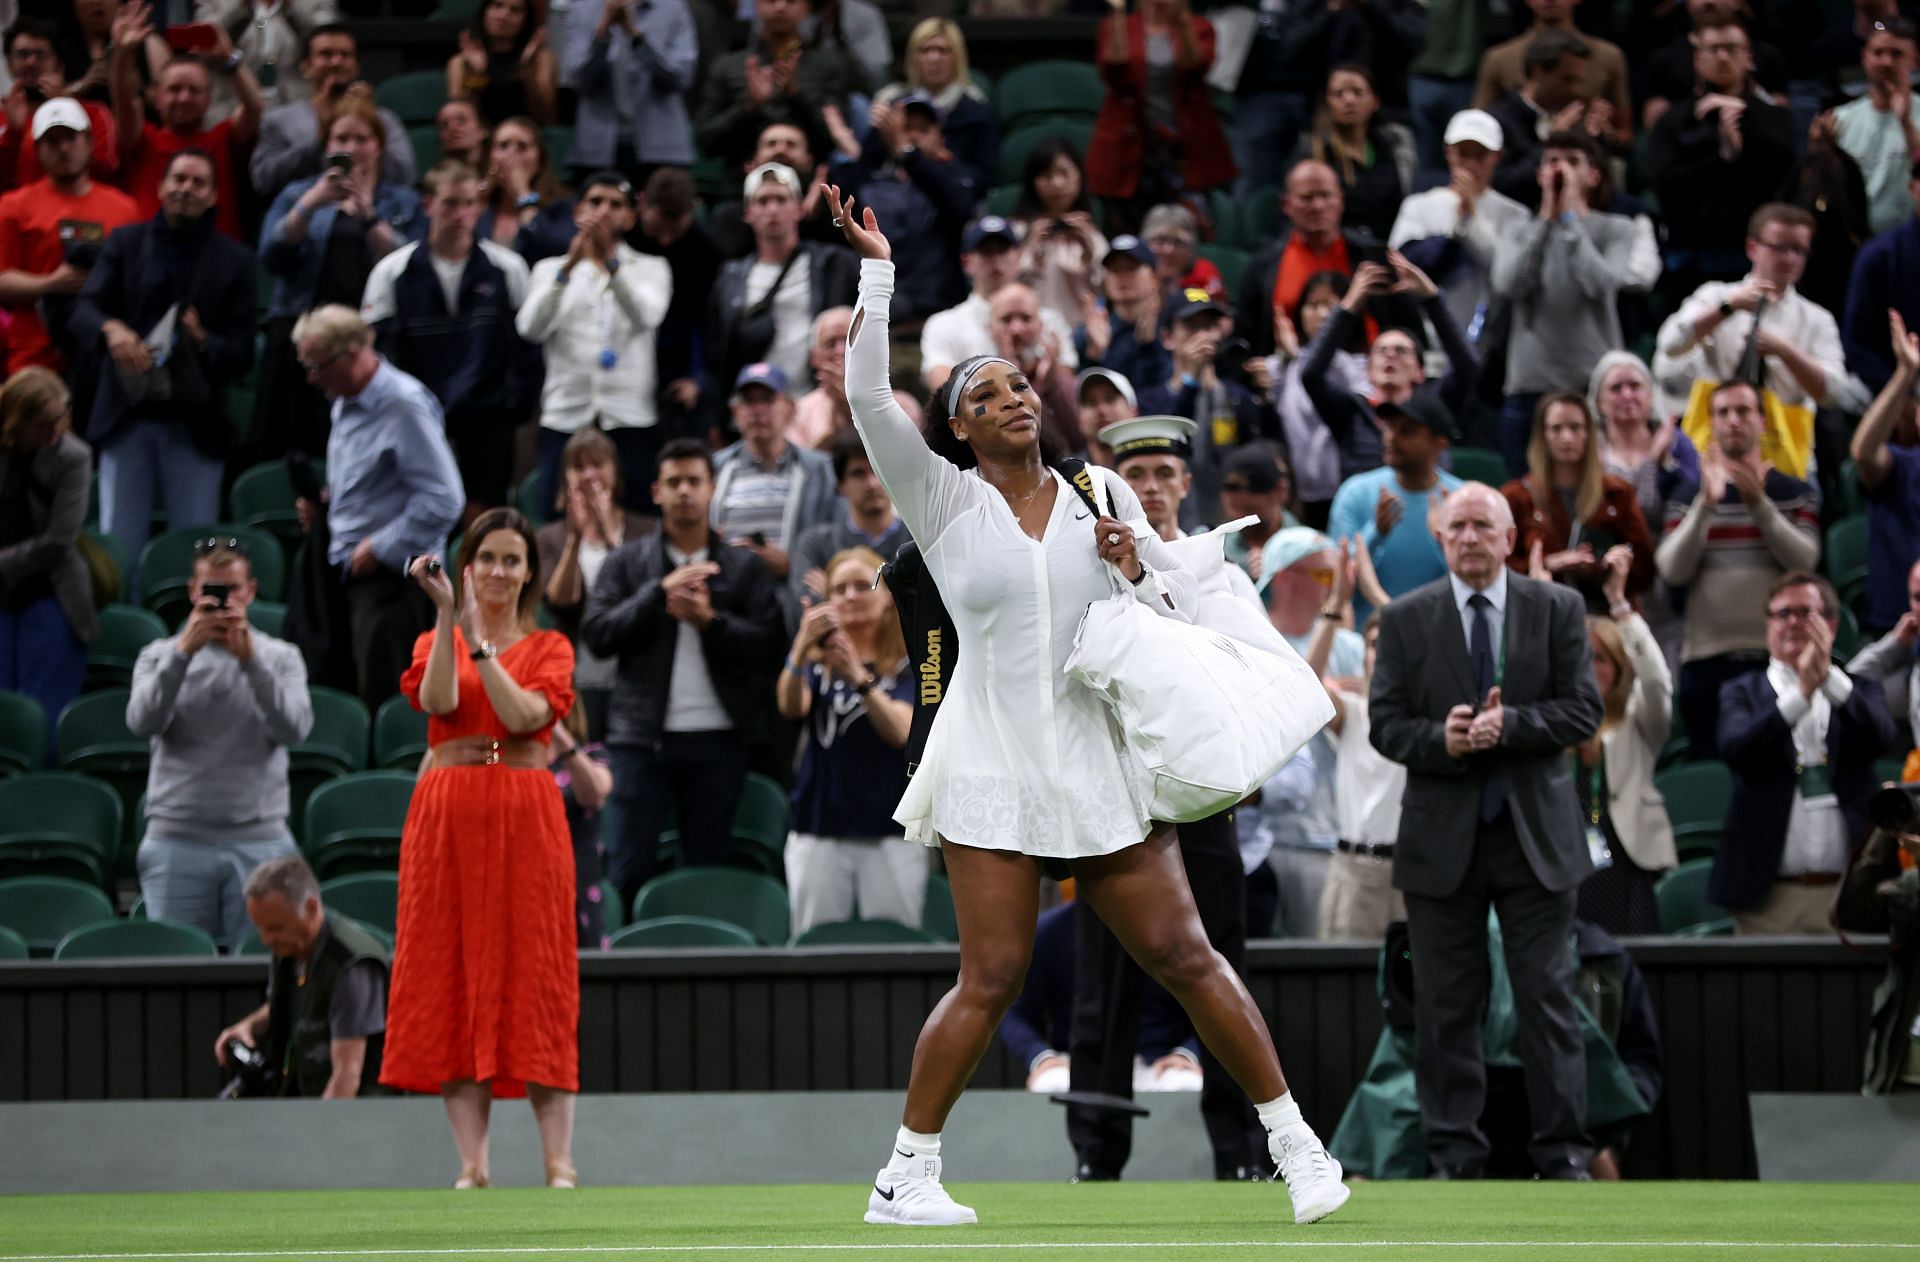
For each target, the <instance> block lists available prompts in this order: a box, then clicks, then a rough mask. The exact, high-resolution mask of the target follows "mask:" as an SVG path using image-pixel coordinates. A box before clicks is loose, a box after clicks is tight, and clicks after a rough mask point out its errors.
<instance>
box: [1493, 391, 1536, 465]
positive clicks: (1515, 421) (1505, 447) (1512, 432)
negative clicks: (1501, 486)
mask: <svg viewBox="0 0 1920 1262" xmlns="http://www.w3.org/2000/svg"><path fill="white" fill-rule="evenodd" d="M1538 406H1540V396H1539V395H1537V394H1510V395H1508V396H1507V398H1506V401H1505V402H1504V403H1503V404H1501V406H1500V454H1501V455H1502V456H1505V457H1506V459H1507V476H1508V477H1514V478H1519V477H1525V476H1526V473H1527V444H1528V443H1529V442H1530V441H1532V439H1533V410H1534V409H1535V408H1536V407H1538Z"/></svg>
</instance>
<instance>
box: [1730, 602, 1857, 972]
mask: <svg viewBox="0 0 1920 1262" xmlns="http://www.w3.org/2000/svg"><path fill="white" fill-rule="evenodd" d="M1839 626H1840V598H1839V596H1838V595H1836V594H1835V592H1834V590H1833V584H1831V583H1829V582H1827V580H1826V579H1824V578H1821V577H1820V576H1819V575H1817V574H1810V573H1807V572H1806V571H1795V572H1793V573H1790V574H1786V575H1783V576H1781V578H1780V579H1779V580H1778V581H1776V582H1775V583H1774V584H1773V585H1772V587H1771V588H1769V590H1768V592H1767V655H1768V660H1767V665H1766V667H1765V669H1763V670H1755V671H1753V672H1751V673H1749V674H1747V675H1743V676H1741V677H1739V678H1737V679H1730V680H1728V681H1727V683H1726V684H1725V686H1723V687H1722V688H1721V690H1720V733H1719V735H1720V755H1721V757H1722V758H1724V759H1725V760H1726V763H1727V769H1728V770H1729V771H1730V772H1732V774H1733V794H1732V797H1731V799H1730V800H1729V802H1728V804H1727V820H1726V826H1725V827H1724V828H1722V829H1721V832H1720V847H1719V849H1718V850H1716V851H1715V852H1714V856H1713V873H1712V875H1711V877H1709V879H1708V882H1707V898H1708V899H1709V900H1710V901H1711V902H1714V903H1717V904H1718V905H1720V906H1722V907H1725V908H1727V909H1728V910H1729V911H1731V912H1732V913H1733V921H1734V926H1735V932H1737V933H1742V934H1749V933H1751V934H1819V935H1825V934H1828V933H1830V932H1832V930H1831V927H1830V926H1831V920H1830V916H1829V910H1830V908H1831V907H1832V905H1833V898H1834V892H1835V891H1834V886H1835V885H1837V884H1838V883H1839V881H1840V879H1841V877H1842V876H1844V875H1845V873H1846V870H1847V859H1848V856H1849V855H1850V854H1851V852H1852V848H1853V846H1854V845H1855V844H1856V843H1858V842H1860V841H1864V840H1865V839H1866V836H1867V832H1868V829H1869V827H1870V821H1869V819H1868V817H1867V800H1868V799H1869V798H1871V797H1872V796H1873V792H1874V790H1875V789H1877V788H1878V787H1879V784H1878V782H1877V781H1876V779H1875V777H1874V774H1873V761H1874V759H1876V758H1878V757H1880V756H1881V755H1882V754H1884V753H1886V751H1887V750H1888V749H1889V748H1890V747H1891V746H1892V745H1893V741H1894V731H1893V720H1892V719H1891V718H1889V717H1888V715H1887V712H1886V696H1885V694H1884V693H1883V692H1881V690H1880V685H1879V683H1878V682H1877V681H1875V680H1873V679H1870V678H1867V677H1865V676H1861V677H1853V676H1849V675H1848V674H1847V672H1846V671H1844V670H1841V669H1840V668H1839V667H1838V666H1835V665H1834V664H1833V636H1834V632H1835V631H1836V630H1838V628H1839Z"/></svg>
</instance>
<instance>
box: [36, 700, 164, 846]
mask: <svg viewBox="0 0 1920 1262" xmlns="http://www.w3.org/2000/svg"><path fill="white" fill-rule="evenodd" d="M127 697H128V691H127V689H125V688H108V689H105V690H103V691H101V692H89V693H84V694H82V695H81V696H78V697H76V698H74V699H73V701H71V702H69V703H68V705H67V708H66V709H65V710H62V711H61V712H60V721H59V723H58V724H57V725H56V726H55V730H54V745H55V747H56V748H57V749H58V751H59V757H60V769H61V770H62V771H77V772H80V773H82V774H84V775H89V776H95V777H97V778H99V779H101V780H104V781H106V782H107V784H109V785H111V786H112V787H113V791H114V792H115V793H116V794H118V795H119V798H120V806H121V810H122V823H123V825H124V827H123V830H122V832H121V835H120V857H119V859H118V861H117V862H116V863H115V865H114V870H115V874H116V875H118V876H121V877H125V878H128V879H131V878H133V877H134V876H136V875H137V873H136V872H135V869H134V862H133V857H134V856H133V851H134V847H135V845H136V844H137V843H138V841H139V838H138V837H137V836H134V835H133V821H134V819H135V812H134V805H135V803H137V802H138V801H139V800H140V797H141V795H142V794H144V793H145V792H146V791H147V768H148V766H149V765H150V763H151V762H152V752H151V747H150V746H149V745H148V743H147V742H146V741H145V740H143V739H141V738H140V737H137V736H135V735H134V734H133V733H132V732H131V731H130V730H128V728H127Z"/></svg>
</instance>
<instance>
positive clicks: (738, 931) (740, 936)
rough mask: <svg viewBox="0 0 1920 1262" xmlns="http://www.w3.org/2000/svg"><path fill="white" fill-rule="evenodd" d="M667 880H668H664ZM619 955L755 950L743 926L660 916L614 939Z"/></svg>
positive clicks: (700, 918) (612, 946)
mask: <svg viewBox="0 0 1920 1262" xmlns="http://www.w3.org/2000/svg"><path fill="white" fill-rule="evenodd" d="M663 879H664V878H663ZM607 945H608V948H609V949H610V950H615V951H633V950H656V951H657V950H661V949H667V950H683V949H685V948H688V947H755V946H759V945H760V944H759V943H758V942H756V941H754V938H753V935H752V934H750V933H748V932H747V931H746V930H745V929H742V928H741V927H740V926H739V925H734V924H728V923H727V922H726V921H724V920H714V919H712V918H711V917H708V916H659V917H656V918H654V919H652V920H643V921H640V922H639V923H638V924H631V925H628V926H627V927H626V928H624V929H622V930H620V931H619V932H618V933H615V934H614V935H613V941H611V942H609V943H608V944H607Z"/></svg>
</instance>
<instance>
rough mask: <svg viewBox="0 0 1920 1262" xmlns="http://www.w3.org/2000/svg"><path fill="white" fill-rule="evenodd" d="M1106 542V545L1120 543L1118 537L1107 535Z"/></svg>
mask: <svg viewBox="0 0 1920 1262" xmlns="http://www.w3.org/2000/svg"><path fill="white" fill-rule="evenodd" d="M1107 542H1108V543H1119V542H1120V536H1119V535H1108V536H1107Z"/></svg>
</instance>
